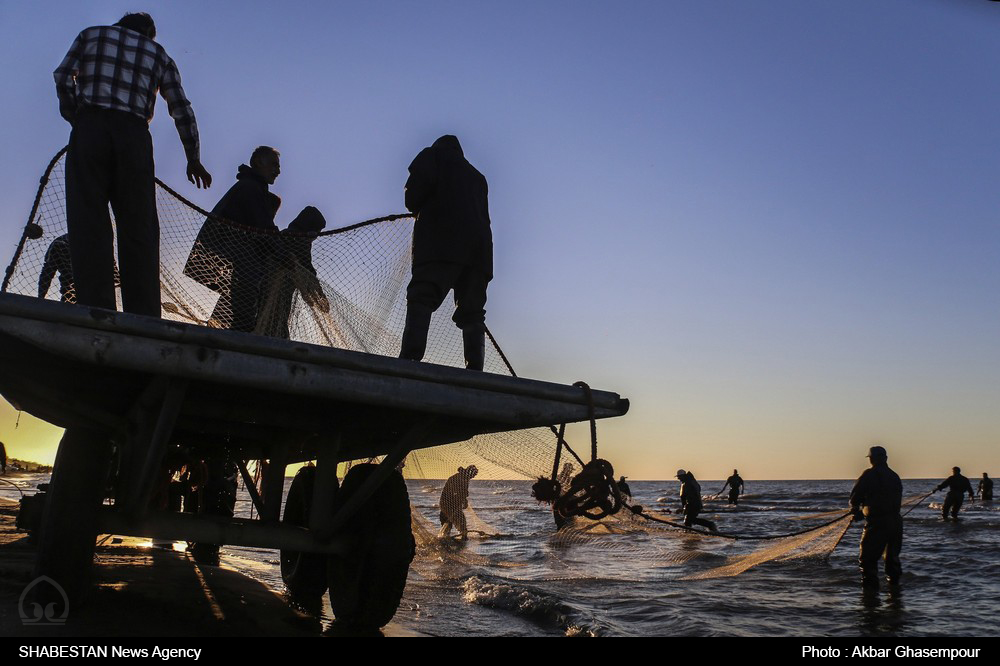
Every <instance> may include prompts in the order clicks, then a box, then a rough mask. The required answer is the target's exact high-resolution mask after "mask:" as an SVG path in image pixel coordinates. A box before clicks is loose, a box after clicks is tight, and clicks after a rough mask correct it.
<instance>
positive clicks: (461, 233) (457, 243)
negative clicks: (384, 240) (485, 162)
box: [405, 134, 493, 278]
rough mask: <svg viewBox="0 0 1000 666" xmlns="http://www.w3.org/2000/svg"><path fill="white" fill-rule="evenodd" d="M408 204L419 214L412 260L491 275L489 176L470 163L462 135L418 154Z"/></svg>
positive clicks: (408, 188)
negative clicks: (468, 267)
mask: <svg viewBox="0 0 1000 666" xmlns="http://www.w3.org/2000/svg"><path fill="white" fill-rule="evenodd" d="M409 172H410V177H409V178H408V179H407V181H406V192H405V203H406V208H407V209H408V210H409V211H410V212H412V213H414V214H415V215H416V216H417V221H416V224H415V225H414V227H413V264H414V265H418V264H423V263H431V262H439V261H443V262H451V263H457V264H462V265H464V266H470V267H473V268H476V269H478V270H480V271H481V272H483V273H485V274H486V276H487V277H488V278H492V277H493V232H492V230H491V229H490V213H489V204H488V196H487V195H488V186H487V184H486V178H485V177H483V174H481V173H479V171H477V170H476V168H475V167H474V166H472V165H471V164H469V161H468V160H466V159H465V154H464V153H463V152H462V146H461V144H459V142H458V138H457V137H455V136H452V135H450V134H447V135H445V136H442V137H441V138H439V139H438V140H437V141H435V142H434V143H433V145H431V147H430V148H424V149H423V150H422V151H420V153H419V154H418V155H417V156H416V158H414V160H413V162H412V163H411V164H410V168H409Z"/></svg>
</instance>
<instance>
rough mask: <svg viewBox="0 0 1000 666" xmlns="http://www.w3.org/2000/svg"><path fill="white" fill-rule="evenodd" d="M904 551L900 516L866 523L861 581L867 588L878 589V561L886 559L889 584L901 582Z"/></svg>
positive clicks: (860, 562)
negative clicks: (901, 559)
mask: <svg viewBox="0 0 1000 666" xmlns="http://www.w3.org/2000/svg"><path fill="white" fill-rule="evenodd" d="M902 550H903V519H902V518H899V517H898V516H897V517H895V518H890V519H888V520H880V521H873V520H872V519H871V518H869V519H868V522H867V523H865V531H864V532H863V533H862V534H861V554H860V556H859V557H858V562H859V564H860V565H861V581H862V584H863V585H864V586H865V587H878V561H879V560H880V559H883V558H885V575H886V577H887V578H888V579H889V582H891V583H895V582H898V581H899V577H900V575H902V573H903V567H902V565H901V564H900V563H899V553H900V552H901V551H902Z"/></svg>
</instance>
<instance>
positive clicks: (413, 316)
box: [399, 305, 434, 361]
mask: <svg viewBox="0 0 1000 666" xmlns="http://www.w3.org/2000/svg"><path fill="white" fill-rule="evenodd" d="M432 314H434V313H433V311H432V310H430V309H428V308H426V307H424V306H421V305H408V306H407V307H406V326H405V327H404V328H403V340H402V343H401V344H400V349H399V358H408V359H410V360H411V361H419V360H421V359H422V358H423V357H424V351H425V350H426V349H427V329H429V328H430V326H431V315H432Z"/></svg>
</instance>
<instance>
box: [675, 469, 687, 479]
mask: <svg viewBox="0 0 1000 666" xmlns="http://www.w3.org/2000/svg"><path fill="white" fill-rule="evenodd" d="M687 475H688V473H687V472H685V471H684V470H682V469H679V470H677V478H678V479H680V480H681V481H683V480H684V479H685V478H687Z"/></svg>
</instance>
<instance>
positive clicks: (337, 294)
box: [3, 153, 844, 578]
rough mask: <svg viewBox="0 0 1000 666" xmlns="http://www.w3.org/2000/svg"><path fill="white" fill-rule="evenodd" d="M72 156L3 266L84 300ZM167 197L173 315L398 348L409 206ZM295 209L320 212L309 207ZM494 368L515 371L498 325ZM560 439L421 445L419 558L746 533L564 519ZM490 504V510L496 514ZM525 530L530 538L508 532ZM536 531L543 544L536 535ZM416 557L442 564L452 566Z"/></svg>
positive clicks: (444, 311) (15, 287) (667, 553)
mask: <svg viewBox="0 0 1000 666" xmlns="http://www.w3.org/2000/svg"><path fill="white" fill-rule="evenodd" d="M64 162H65V157H64V154H63V153H60V154H58V155H57V156H56V157H55V158H54V159H53V160H52V162H51V163H50V165H49V167H48V169H47V170H46V172H45V175H44V177H43V179H42V184H41V186H40V188H39V191H38V195H37V197H36V200H35V204H34V206H33V210H32V213H31V217H30V219H29V222H28V224H27V225H26V227H25V232H24V234H23V235H22V238H21V242H20V245H19V246H18V250H17V252H16V254H15V257H14V261H13V262H12V263H11V265H10V267H9V268H8V272H7V274H6V276H5V280H4V285H3V290H4V291H8V292H12V293H18V294H26V295H32V296H38V297H44V298H49V299H56V300H64V301H68V302H73V301H74V300H75V291H74V287H73V277H72V266H71V264H70V262H69V259H68V243H67V240H66V238H67V237H66V209H65V179H64ZM156 203H157V213H158V216H159V224H160V262H161V267H160V268H161V270H160V287H161V300H162V316H163V317H164V318H165V319H170V320H175V321H181V322H187V323H191V324H196V325H200V326H207V327H215V328H230V329H236V330H243V331H248V332H254V333H257V334H260V335H267V336H271V337H279V338H286V339H289V340H294V341H298V342H303V343H309V344H314V345H322V346H331V347H337V348H341V349H350V350H355V351H360V352H367V353H370V354H380V355H386V356H396V355H397V354H398V352H399V348H400V338H401V333H402V330H403V325H404V321H405V315H406V302H405V287H406V284H407V282H408V279H409V274H410V243H411V237H412V231H413V219H412V217H410V216H408V215H390V216H386V217H382V218H378V219H374V220H368V221H365V222H361V223H358V224H352V225H350V226H342V227H339V228H331V229H325V230H323V231H321V232H319V233H303V232H296V231H291V230H288V229H285V230H283V231H281V232H266V231H260V230H256V229H250V228H246V227H241V226H239V225H236V224H232V223H230V222H228V221H226V220H222V219H217V218H214V217H212V216H211V215H210V214H209V213H207V212H206V211H204V210H202V209H200V208H198V207H197V206H195V205H194V204H192V203H190V202H188V201H186V200H185V199H184V198H183V197H181V196H180V195H179V194H177V193H176V192H174V191H173V190H171V189H170V188H169V187H168V186H166V185H165V184H164V183H162V182H160V181H157V186H156ZM274 205H275V206H279V208H278V212H277V215H276V221H277V222H278V223H279V225H280V223H281V222H282V221H287V220H291V219H292V218H293V217H296V211H282V210H281V209H280V201H279V200H278V199H277V197H275V198H274ZM303 216H304V217H303ZM298 219H299V220H300V221H302V220H304V221H306V222H313V223H314V222H315V218H309V211H303V213H302V214H300V215H299V217H298ZM293 226H294V227H295V228H302V227H303V226H305V227H308V226H309V225H308V224H306V225H293ZM119 307H120V294H119ZM451 314H452V312H450V311H449V308H447V307H442V308H441V309H439V310H438V312H436V313H435V314H434V317H433V319H432V322H431V328H430V332H429V335H428V344H427V351H426V355H425V360H426V361H428V362H432V363H438V364H443V365H451V366H462V365H464V358H463V343H462V335H461V331H460V330H459V329H458V328H456V327H455V326H454V324H453V323H452V321H451ZM485 370H486V371H487V372H494V373H500V374H512V373H513V369H512V367H511V366H510V365H509V364H508V362H507V359H506V358H505V357H504V356H503V354H502V352H501V351H500V349H499V347H498V346H497V345H496V343H495V340H494V339H493V338H492V335H490V340H489V344H487V349H486V360H485ZM558 441H559V438H558V437H557V434H556V433H555V431H554V430H553V429H546V428H536V429H532V430H521V431H517V432H512V433H497V434H489V435H481V436H478V437H475V438H472V439H470V440H468V441H465V442H461V443H458V444H450V445H447V446H439V447H434V448H431V449H423V450H420V451H416V452H413V453H411V454H410V455H409V456H408V457H407V459H406V460H405V465H404V467H403V473H404V476H405V477H406V478H407V479H409V480H411V481H410V495H411V501H412V502H413V512H412V513H413V531H414V535H415V538H416V540H417V544H418V549H419V554H420V558H418V564H419V562H420V561H422V562H424V563H446V564H448V565H449V566H451V565H463V566H476V567H501V568H504V569H505V570H507V572H508V575H522V574H518V573H517V571H516V570H517V569H518V567H521V568H530V567H528V564H529V563H532V562H538V561H539V560H540V559H541V560H544V561H545V562H546V565H545V567H544V568H543V569H541V570H540V569H537V568H536V569H532V571H531V572H524V573H523V575H524V576H525V577H530V576H548V577H553V576H555V577H560V576H567V577H580V576H593V575H594V572H593V571H592V566H590V565H591V564H592V563H593V562H594V561H595V558H604V559H605V560H607V559H609V558H611V559H615V560H617V561H623V562H628V563H629V565H630V566H631V567H633V570H634V568H636V567H640V568H641V567H645V568H648V567H654V568H655V567H674V566H678V565H681V564H684V563H687V562H689V561H691V560H693V559H696V558H699V557H703V556H705V555H706V553H711V551H712V548H715V550H716V552H715V553H714V554H713V556H715V557H718V556H719V555H720V554H719V553H718V552H717V551H718V550H719V548H722V549H724V550H725V549H730V550H731V549H732V548H733V547H734V543H735V542H734V541H733V540H724V539H723V540H721V542H720V539H718V538H715V537H713V536H709V535H705V534H704V533H701V532H693V531H691V530H688V529H686V528H684V526H683V525H680V524H679V523H676V522H673V521H671V519H670V516H669V515H666V514H657V513H656V512H654V511H649V510H646V511H643V512H641V513H639V512H635V513H634V512H632V511H631V510H628V509H624V510H621V511H617V512H614V511H608V512H607V513H608V514H609V515H607V516H605V517H603V518H602V519H601V520H598V521H594V520H588V519H586V518H580V517H576V518H570V519H563V520H560V521H559V522H564V523H565V524H563V526H562V528H561V529H559V530H558V531H557V530H556V529H555V522H556V521H555V520H554V517H553V513H552V507H551V504H549V503H541V502H536V501H535V499H534V498H533V497H532V496H531V493H532V490H531V481H534V480H537V479H539V478H540V477H551V476H553V471H554V469H559V470H560V472H559V474H558V479H559V481H560V486H561V488H562V489H563V490H564V491H565V489H567V488H569V487H570V482H571V480H572V479H574V478H575V477H577V475H579V474H580V472H581V471H582V470H583V467H584V465H583V462H584V461H583V460H581V459H580V458H579V457H577V456H576V454H575V453H574V452H573V451H571V450H570V449H568V448H566V446H564V447H562V448H558V451H559V452H560V453H561V455H562V460H561V461H560V460H559V458H558V457H557V442H558ZM567 446H568V443H567ZM554 460H555V464H554V462H553V461H554ZM356 462H366V461H356ZM471 465H475V466H476V467H477V468H478V470H479V476H478V478H477V479H475V480H474V481H473V482H472V484H471V485H470V488H471V489H472V490H473V493H472V496H471V498H470V507H469V509H467V510H466V519H467V527H468V535H467V536H468V539H467V540H464V541H462V542H456V541H455V540H454V539H452V538H450V537H449V538H442V537H441V536H440V534H439V527H440V520H439V516H438V514H439V512H440V500H439V495H440V493H441V491H442V487H443V485H444V483H445V480H446V479H448V477H450V476H452V475H454V474H456V472H457V471H458V470H459V469H460V468H468V467H469V466H471ZM349 467H350V463H348V464H346V465H345V467H344V469H345V472H346V469H347V468H349ZM536 492H537V491H536ZM585 499H586V498H583V499H581V500H580V504H581V505H585V501H584V500H585ZM616 501H617V500H616ZM591 508H593V507H591ZM598 508H600V507H598ZM605 508H607V507H605ZM613 508H614V509H617V504H616V506H615V507H613ZM604 512H605V511H604V510H603V509H602V510H601V511H600V513H604ZM480 514H485V515H488V516H489V520H488V522H487V520H484V519H483V518H481V517H480ZM843 529H844V527H843V526H842V524H841V522H837V521H834V522H832V523H829V524H827V525H825V526H824V527H821V528H819V529H816V530H812V531H808V532H806V533H805V534H800V535H797V536H794V537H790V538H789V539H788V540H782V541H779V542H776V543H771V544H768V546H767V547H766V548H764V549H760V550H758V551H755V552H752V553H749V554H742V555H739V556H735V557H736V560H734V561H732V562H728V563H727V564H726V565H725V566H724V567H717V568H715V569H713V570H709V571H703V572H701V573H699V574H696V575H693V576H691V577H693V578H709V577H716V576H720V575H736V574H737V573H740V572H741V571H745V570H746V569H747V568H749V567H752V566H755V565H757V564H760V563H762V562H765V561H769V560H773V559H780V558H788V557H818V556H822V555H824V554H827V553H829V551H830V550H831V549H832V547H833V545H835V541H836V537H837V535H838V531H839V533H840V534H842V533H843ZM514 534H516V535H518V536H519V537H521V539H520V540H514V539H513V538H511V537H512V535H514ZM525 537H526V538H527V539H529V540H530V541H531V542H532V543H534V544H538V545H535V546H526V545H525V543H524V541H523V539H524V538H525ZM720 543H721V545H719V544H720ZM710 544H715V545H712V546H710ZM418 569H419V571H420V572H421V573H422V574H424V575H429V576H433V575H451V573H449V572H451V571H453V569H448V568H446V569H445V570H444V573H442V570H441V569H438V570H437V571H436V572H435V570H434V568H433V567H423V568H422V569H421V568H419V567H418ZM511 571H513V572H514V573H510V572H511ZM713 572H715V573H713ZM601 575H606V576H613V575H615V574H613V573H608V572H602V574H601ZM621 575H623V576H625V577H627V576H628V575H629V574H628V573H627V572H626V573H622V574H621Z"/></svg>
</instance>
